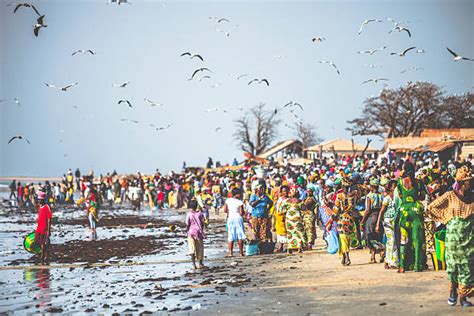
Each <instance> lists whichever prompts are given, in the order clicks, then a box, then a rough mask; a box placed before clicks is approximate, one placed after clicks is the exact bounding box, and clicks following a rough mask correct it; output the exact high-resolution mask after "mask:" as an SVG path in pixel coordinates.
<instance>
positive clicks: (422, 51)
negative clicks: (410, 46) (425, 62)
mask: <svg viewBox="0 0 474 316" xmlns="http://www.w3.org/2000/svg"><path fill="white" fill-rule="evenodd" d="M416 52H417V53H418V54H424V53H426V52H425V50H424V49H417V50H416Z"/></svg>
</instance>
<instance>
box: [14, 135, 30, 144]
mask: <svg viewBox="0 0 474 316" xmlns="http://www.w3.org/2000/svg"><path fill="white" fill-rule="evenodd" d="M15 139H20V140H22V139H24V140H26V142H27V143H28V144H30V145H31V143H30V141H29V140H28V138H26V137H25V136H21V135H16V136H13V137H12V138H10V140H9V141H8V144H10V143H11V142H13V141H14V140H15Z"/></svg>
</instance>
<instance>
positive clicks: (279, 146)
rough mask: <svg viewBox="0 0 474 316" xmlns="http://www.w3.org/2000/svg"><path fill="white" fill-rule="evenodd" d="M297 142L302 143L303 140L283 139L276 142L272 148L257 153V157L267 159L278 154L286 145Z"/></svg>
mask: <svg viewBox="0 0 474 316" xmlns="http://www.w3.org/2000/svg"><path fill="white" fill-rule="evenodd" d="M295 143H300V144H301V142H300V141H299V140H296V139H288V140H285V141H282V142H280V143H278V144H276V145H275V146H273V147H272V148H270V149H268V150H267V151H265V152H263V153H261V154H259V155H257V157H260V158H265V159H267V158H268V157H270V156H271V155H273V154H276V153H277V152H279V151H280V150H282V149H284V148H286V147H289V146H291V145H293V144H295Z"/></svg>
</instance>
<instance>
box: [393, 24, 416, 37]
mask: <svg viewBox="0 0 474 316" xmlns="http://www.w3.org/2000/svg"><path fill="white" fill-rule="evenodd" d="M393 31H398V32H402V31H405V32H407V34H408V37H411V33H410V30H409V29H407V28H405V27H403V26H400V25H397V26H395V27H394V28H393V29H391V30H390V31H389V32H388V34H390V33H392V32H393Z"/></svg>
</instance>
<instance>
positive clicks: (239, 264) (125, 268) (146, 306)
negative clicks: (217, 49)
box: [0, 207, 473, 315]
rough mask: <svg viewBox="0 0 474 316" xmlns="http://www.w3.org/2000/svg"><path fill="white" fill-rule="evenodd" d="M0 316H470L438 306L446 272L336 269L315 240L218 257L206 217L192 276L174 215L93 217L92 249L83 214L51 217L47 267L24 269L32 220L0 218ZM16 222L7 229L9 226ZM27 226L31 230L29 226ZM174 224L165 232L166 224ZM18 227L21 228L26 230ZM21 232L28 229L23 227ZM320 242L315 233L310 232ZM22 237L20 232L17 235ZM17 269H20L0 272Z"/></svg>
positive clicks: (217, 226)
mask: <svg viewBox="0 0 474 316" xmlns="http://www.w3.org/2000/svg"><path fill="white" fill-rule="evenodd" d="M2 211H3V212H2V213H3V214H8V215H7V216H2V217H0V227H2V228H5V229H4V232H2V233H1V234H2V235H1V238H2V239H1V240H0V243H1V244H2V247H5V248H6V249H11V252H8V251H7V252H6V253H4V254H2V256H1V257H0V258H1V260H0V261H1V262H2V267H0V276H1V281H0V285H1V287H0V312H6V313H12V312H15V313H19V314H27V313H55V312H57V313H77V312H79V313H81V314H91V315H92V314H97V313H105V314H113V313H131V314H136V315H139V314H148V313H158V314H169V313H177V312H180V313H183V314H187V313H192V314H196V315H210V314H223V315H242V314H276V313H280V314H284V315H289V314H291V315H310V314H315V315H316V314H335V315H342V314H350V315H363V314H364V315H383V314H396V315H401V314H405V315H407V314H408V315H411V314H420V315H434V314H436V315H451V314H457V315H461V314H472V313H473V311H472V309H470V310H469V309H465V308H464V309H463V308H461V307H454V308H450V307H448V306H447V305H446V298H447V297H446V295H447V284H448V283H447V280H446V273H445V271H428V272H422V273H414V272H407V273H405V274H398V273H396V272H395V271H386V270H384V269H383V265H382V264H368V263H367V262H368V259H369V254H368V251H367V250H358V251H353V252H352V253H351V260H352V265H351V266H350V267H343V266H342V265H341V264H340V262H339V258H338V256H337V255H329V254H327V253H326V251H325V250H324V244H323V242H322V241H321V240H320V239H318V241H317V245H316V250H313V251H311V252H306V253H303V254H302V255H293V256H288V255H286V254H272V255H263V256H253V257H239V256H235V257H231V258H225V254H226V236H225V222H224V217H223V215H222V214H221V215H220V216H218V217H217V218H216V215H215V214H213V213H211V217H213V218H214V219H213V220H212V221H211V224H210V226H209V229H208V231H207V238H206V241H205V247H206V249H205V254H206V260H205V264H206V265H207V268H206V269H203V270H197V271H192V270H191V269H190V263H189V260H188V257H187V255H186V254H187V246H186V242H185V234H184V231H183V229H182V228H183V220H184V214H185V212H184V211H183V210H166V211H158V212H151V211H150V210H147V209H144V210H143V211H140V212H133V211H131V210H129V209H126V207H125V208H118V209H110V210H107V209H106V210H103V211H101V214H102V219H101V222H100V224H101V225H103V226H100V225H99V228H98V240H95V241H94V240H91V239H90V236H89V233H88V231H87V230H86V229H85V228H84V225H86V223H87V221H86V220H85V216H84V213H83V210H75V209H64V210H56V214H58V223H57V224H56V225H55V226H54V228H53V229H54V230H53V232H54V233H53V236H52V244H53V249H52V251H53V253H52V257H51V262H50V264H51V266H48V267H41V266H35V265H33V264H32V263H31V255H29V254H27V253H26V252H25V251H24V250H22V249H21V246H19V245H18V241H19V240H20V238H19V237H18V236H17V235H18V231H24V232H28V231H30V229H31V225H33V224H31V222H33V223H34V217H35V216H34V214H29V213H28V211H24V212H18V213H15V212H14V211H13V210H11V209H8V210H6V209H5V207H4V208H3V210H2ZM20 221H22V222H24V223H22V224H14V223H15V222H20ZM28 223H30V224H28ZM172 224H177V225H178V228H177V230H176V231H174V232H171V231H170V230H169V225H172ZM25 225H26V227H25ZM28 225H29V226H28ZM318 233H320V232H318ZM23 235H24V234H23V233H21V234H20V236H23ZM12 262H13V263H15V264H20V265H19V266H18V265H17V266H12V265H8V263H12Z"/></svg>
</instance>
